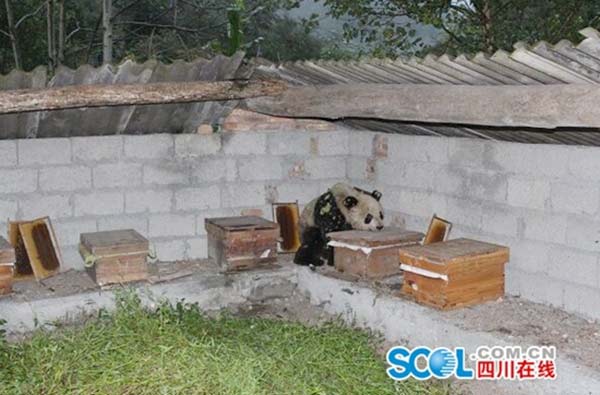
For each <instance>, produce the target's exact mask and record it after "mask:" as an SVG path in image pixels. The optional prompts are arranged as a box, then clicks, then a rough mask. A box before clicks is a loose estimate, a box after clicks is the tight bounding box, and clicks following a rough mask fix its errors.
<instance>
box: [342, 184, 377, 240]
mask: <svg viewBox="0 0 600 395" xmlns="http://www.w3.org/2000/svg"><path fill="white" fill-rule="evenodd" d="M331 191H332V192H333V195H334V196H335V198H336V203H337V204H338V207H339V208H340V210H341V211H342V214H343V215H344V217H345V218H346V222H348V224H350V226H351V227H352V229H356V230H372V231H376V230H381V229H383V218H384V215H383V207H382V206H381V203H380V202H379V201H380V200H381V192H379V191H373V192H367V191H364V190H362V189H359V188H356V187H351V186H349V185H346V184H336V185H335V186H334V187H333V188H332V189H331Z"/></svg>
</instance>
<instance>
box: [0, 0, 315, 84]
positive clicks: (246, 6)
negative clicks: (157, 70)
mask: <svg viewBox="0 0 600 395" xmlns="http://www.w3.org/2000/svg"><path fill="white" fill-rule="evenodd" d="M3 3H4V4H0V37H2V38H1V39H0V72H4V73H6V72H8V71H10V70H11V69H13V68H15V67H16V66H19V67H18V68H23V69H25V70H30V69H32V68H34V67H36V66H38V65H42V64H47V65H50V66H56V65H58V64H65V65H67V66H70V67H77V66H79V65H81V64H86V63H89V64H92V65H99V64H101V63H102V61H103V4H104V5H106V0H18V1H17V0H3ZM108 4H109V6H110V8H111V18H110V23H111V25H112V26H111V27H112V43H111V44H112V56H111V58H112V59H111V60H112V61H114V62H117V61H120V60H122V59H126V58H131V59H135V60H136V61H145V60H147V59H159V60H162V61H165V62H170V61H173V60H175V59H183V60H191V59H194V58H196V57H198V56H212V55H214V54H216V53H225V54H230V53H232V52H234V51H235V50H237V49H243V50H245V51H246V52H247V53H248V54H249V55H250V56H254V55H261V56H266V57H269V58H270V59H273V60H295V59H297V58H299V57H302V58H317V57H319V56H320V53H321V51H322V49H323V45H324V42H323V41H322V40H319V39H317V38H316V37H315V36H314V35H312V34H311V29H310V28H311V25H310V24H309V23H303V22H302V21H297V20H291V19H289V18H287V17H286V16H285V13H284V11H286V10H290V9H292V8H296V7H298V6H299V1H297V0H112V1H110V0H109V2H108ZM9 11H10V12H9ZM241 33H243V34H241ZM13 38H14V39H13ZM14 44H16V45H14ZM17 60H19V62H17ZM17 63H18V64H17Z"/></svg>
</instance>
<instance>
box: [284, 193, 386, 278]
mask: <svg viewBox="0 0 600 395" xmlns="http://www.w3.org/2000/svg"><path fill="white" fill-rule="evenodd" d="M380 199H381V192H379V191H373V192H367V191H364V190H362V189H359V188H356V187H353V186H350V185H348V184H343V183H338V184H335V185H334V186H332V187H331V188H329V190H328V191H327V192H325V193H324V194H322V195H321V196H319V197H318V198H316V199H314V200H312V201H311V202H310V203H309V204H308V205H306V207H305V208H304V210H303V211H302V215H301V216H300V228H301V233H302V244H301V245H300V248H299V249H298V251H297V252H296V256H295V257H294V262H295V263H297V264H299V265H314V266H321V265H323V264H324V263H325V262H327V263H329V264H330V265H332V264H333V255H332V249H331V248H329V247H327V242H328V239H327V234H328V233H330V232H337V231H342V230H353V229H354V230H371V231H377V230H381V229H383V208H382V207H381V203H380V202H379V200H380Z"/></svg>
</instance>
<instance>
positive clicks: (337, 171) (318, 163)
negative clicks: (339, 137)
mask: <svg viewBox="0 0 600 395" xmlns="http://www.w3.org/2000/svg"><path fill="white" fill-rule="evenodd" d="M343 160H344V159H343V158H341V157H327V158H312V159H308V160H306V161H305V162H304V168H305V170H306V174H307V176H309V177H310V179H313V180H323V179H327V178H339V179H345V178H346V166H344V165H343Z"/></svg>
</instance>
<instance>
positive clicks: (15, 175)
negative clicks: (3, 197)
mask: <svg viewBox="0 0 600 395" xmlns="http://www.w3.org/2000/svg"><path fill="white" fill-rule="evenodd" d="M37 184H38V171H37V170H33V169H16V170H0V194H2V193H23V192H25V193H26V192H33V191H35V190H36V189H37Z"/></svg>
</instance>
